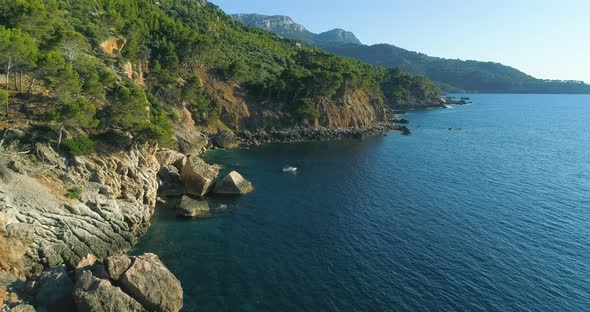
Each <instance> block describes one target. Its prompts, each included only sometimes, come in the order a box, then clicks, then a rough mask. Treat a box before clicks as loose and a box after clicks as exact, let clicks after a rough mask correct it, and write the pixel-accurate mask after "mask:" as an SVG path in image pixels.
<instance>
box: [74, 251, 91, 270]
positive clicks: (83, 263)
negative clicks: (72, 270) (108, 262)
mask: <svg viewBox="0 0 590 312" xmlns="http://www.w3.org/2000/svg"><path fill="white" fill-rule="evenodd" d="M95 263H96V257H95V256H94V255H90V254H89V255H87V256H86V257H84V258H82V260H80V262H78V264H77V265H76V270H80V269H88V268H90V267H92V266H93V265H94V264H95Z"/></svg>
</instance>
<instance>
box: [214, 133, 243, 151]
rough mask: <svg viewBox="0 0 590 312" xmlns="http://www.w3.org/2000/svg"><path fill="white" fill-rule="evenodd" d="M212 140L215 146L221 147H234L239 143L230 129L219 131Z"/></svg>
mask: <svg viewBox="0 0 590 312" xmlns="http://www.w3.org/2000/svg"><path fill="white" fill-rule="evenodd" d="M211 141H212V143H213V145H214V146H215V147H219V148H234V147H237V146H238V144H239V141H238V139H237V137H236V135H235V134H234V133H233V132H232V131H230V130H221V131H219V132H217V134H215V136H214V137H213V140H211Z"/></svg>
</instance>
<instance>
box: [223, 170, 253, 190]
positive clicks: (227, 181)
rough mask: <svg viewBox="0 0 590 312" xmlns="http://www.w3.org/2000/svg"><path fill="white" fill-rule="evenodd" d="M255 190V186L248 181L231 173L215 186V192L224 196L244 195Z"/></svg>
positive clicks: (234, 172) (235, 173)
mask: <svg viewBox="0 0 590 312" xmlns="http://www.w3.org/2000/svg"><path fill="white" fill-rule="evenodd" d="M253 190H254V186H253V185H252V183H250V182H249V181H248V180H246V179H244V177H243V176H242V175H241V174H239V173H237V172H236V171H232V172H230V173H229V174H228V175H227V176H226V177H225V178H223V179H222V180H221V181H219V182H217V183H216V184H215V188H214V189H213V192H214V193H215V194H224V195H244V194H247V193H250V192H252V191H253Z"/></svg>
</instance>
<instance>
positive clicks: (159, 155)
mask: <svg viewBox="0 0 590 312" xmlns="http://www.w3.org/2000/svg"><path fill="white" fill-rule="evenodd" d="M156 159H158V162H159V163H160V166H162V167H165V166H174V167H176V168H178V169H181V168H182V167H183V166H184V163H185V162H186V156H185V155H184V154H182V153H180V152H177V151H173V150H171V149H167V148H165V149H161V150H159V151H158V152H156Z"/></svg>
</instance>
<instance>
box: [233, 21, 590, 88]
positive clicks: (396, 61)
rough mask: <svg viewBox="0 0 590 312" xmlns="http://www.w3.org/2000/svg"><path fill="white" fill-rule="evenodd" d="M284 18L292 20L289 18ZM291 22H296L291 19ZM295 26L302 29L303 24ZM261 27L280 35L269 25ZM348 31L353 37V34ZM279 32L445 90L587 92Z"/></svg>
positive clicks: (388, 48)
mask: <svg viewBox="0 0 590 312" xmlns="http://www.w3.org/2000/svg"><path fill="white" fill-rule="evenodd" d="M235 16H236V15H232V17H234V18H235V19H236V20H238V21H240V22H242V23H245V24H248V25H250V26H255V27H260V26H258V25H257V23H256V21H257V20H260V19H265V18H266V16H264V15H259V14H254V15H248V14H241V15H239V16H240V18H236V17H235ZM245 16H248V18H245ZM283 17H286V16H283ZM286 18H288V19H290V20H291V21H293V20H292V19H291V18H289V17H286ZM293 23H295V22H294V21H293ZM295 24H297V23H295ZM297 25H299V26H300V27H302V28H303V29H305V26H303V25H300V24H297ZM264 29H265V30H268V31H271V32H274V33H277V34H279V33H278V32H277V31H276V28H275V27H273V26H272V25H269V27H265V28H264ZM306 31H307V30H306ZM308 32H309V31H308ZM350 34H352V36H353V37H354V38H356V36H355V35H354V34H353V33H350ZM281 35H282V36H285V37H288V38H290V39H295V40H301V41H304V42H305V43H307V44H311V45H314V46H317V47H320V48H322V49H324V50H326V51H328V52H331V53H335V54H338V55H342V56H347V57H352V58H355V59H358V60H360V61H363V62H366V63H369V64H372V65H377V66H383V67H389V68H396V67H397V68H400V69H402V70H403V71H406V72H408V73H410V74H413V75H419V76H420V75H422V76H426V77H428V78H430V79H432V80H434V81H436V82H438V84H439V86H440V87H441V88H442V89H443V90H445V91H447V92H469V93H590V85H588V84H586V83H584V82H582V81H575V80H549V79H538V78H535V77H533V76H531V75H529V74H526V73H524V72H522V71H521V70H519V69H516V68H513V67H510V66H507V65H503V64H501V63H498V62H482V61H475V60H460V59H448V58H441V57H434V56H430V55H427V54H424V53H420V52H414V51H410V50H406V49H403V48H401V47H398V46H395V45H392V44H386V43H381V44H375V45H364V44H362V43H360V40H359V41H358V43H351V42H342V41H338V40H332V39H330V38H323V37H322V36H320V35H316V36H314V37H309V36H298V35H297V34H296V33H295V34H292V33H291V34H289V33H286V34H281ZM357 40H358V39H357Z"/></svg>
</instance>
